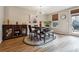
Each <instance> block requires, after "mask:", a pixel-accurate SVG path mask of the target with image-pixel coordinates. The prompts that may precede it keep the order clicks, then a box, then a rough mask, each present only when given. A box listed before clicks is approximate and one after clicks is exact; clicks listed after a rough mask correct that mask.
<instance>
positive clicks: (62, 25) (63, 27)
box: [49, 7, 79, 34]
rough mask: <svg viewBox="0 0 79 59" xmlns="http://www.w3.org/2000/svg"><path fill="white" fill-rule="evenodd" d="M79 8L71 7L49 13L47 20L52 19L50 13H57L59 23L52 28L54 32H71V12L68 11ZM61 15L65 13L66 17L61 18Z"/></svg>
mask: <svg viewBox="0 0 79 59" xmlns="http://www.w3.org/2000/svg"><path fill="white" fill-rule="evenodd" d="M77 8H78V9H79V7H72V8H70V9H66V10H62V11H59V12H55V13H52V14H49V20H51V21H52V15H53V14H56V13H58V18H59V19H58V23H59V25H58V26H57V27H56V28H54V27H53V29H54V31H55V32H56V33H60V34H72V19H71V14H70V11H71V10H73V9H77ZM62 15H66V19H62V18H61V16H62Z"/></svg>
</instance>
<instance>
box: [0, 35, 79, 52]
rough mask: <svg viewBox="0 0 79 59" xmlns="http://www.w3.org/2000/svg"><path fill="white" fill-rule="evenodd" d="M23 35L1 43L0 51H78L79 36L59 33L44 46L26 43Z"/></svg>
mask: <svg viewBox="0 0 79 59" xmlns="http://www.w3.org/2000/svg"><path fill="white" fill-rule="evenodd" d="M23 39H24V38H23V37H19V38H15V39H10V40H6V41H4V42H2V44H0V52H25V51H26V52H78V51H79V37H76V36H67V35H58V34H56V39H55V40H53V41H52V42H50V43H47V44H45V45H42V46H30V45H27V44H24V42H23Z"/></svg>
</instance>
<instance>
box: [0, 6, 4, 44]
mask: <svg viewBox="0 0 79 59" xmlns="http://www.w3.org/2000/svg"><path fill="white" fill-rule="evenodd" d="M3 20H4V7H2V6H0V43H1V42H2V24H3Z"/></svg>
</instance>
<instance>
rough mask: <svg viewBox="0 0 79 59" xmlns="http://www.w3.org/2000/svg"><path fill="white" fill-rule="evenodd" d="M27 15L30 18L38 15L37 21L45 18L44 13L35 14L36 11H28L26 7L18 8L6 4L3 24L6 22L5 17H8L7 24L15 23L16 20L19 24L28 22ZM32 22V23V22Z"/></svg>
mask: <svg viewBox="0 0 79 59" xmlns="http://www.w3.org/2000/svg"><path fill="white" fill-rule="evenodd" d="M29 15H30V20H31V21H32V20H33V17H35V16H38V18H37V20H38V21H44V20H46V18H45V17H46V16H45V15H37V13H36V12H33V11H30V10H28V9H24V8H20V7H15V6H14V7H13V6H12V7H11V6H8V7H6V8H5V20H4V24H7V19H9V20H10V21H9V22H10V23H9V24H16V21H18V23H19V24H28V22H29ZM32 24H33V23H32Z"/></svg>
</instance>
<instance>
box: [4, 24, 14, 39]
mask: <svg viewBox="0 0 79 59" xmlns="http://www.w3.org/2000/svg"><path fill="white" fill-rule="evenodd" d="M12 36H13V28H12V26H8V25H3V40H7V39H10V38H12Z"/></svg>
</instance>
